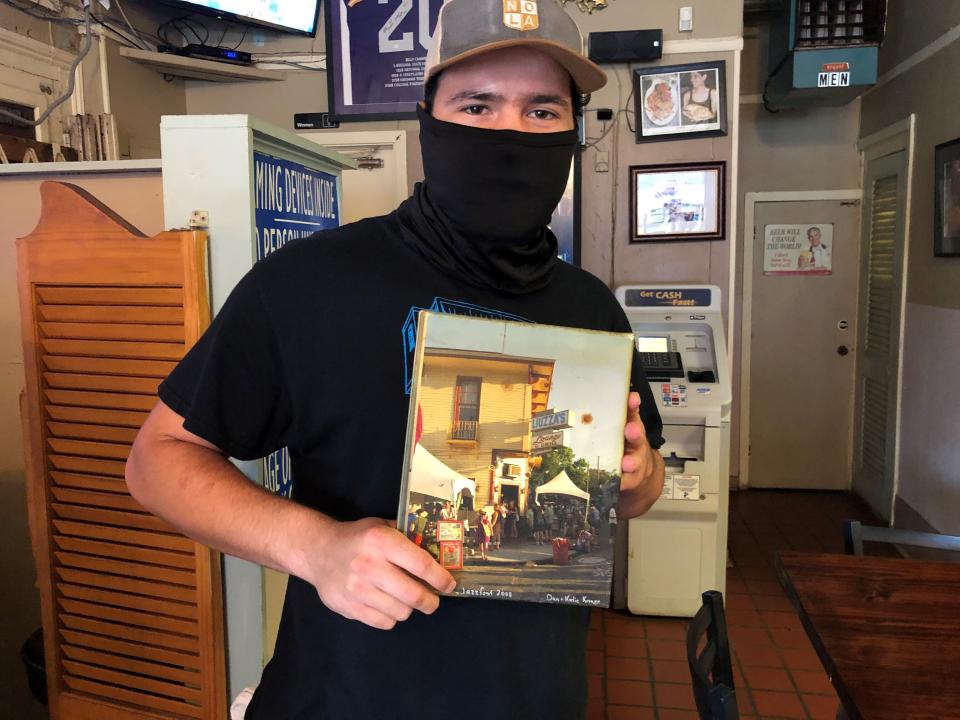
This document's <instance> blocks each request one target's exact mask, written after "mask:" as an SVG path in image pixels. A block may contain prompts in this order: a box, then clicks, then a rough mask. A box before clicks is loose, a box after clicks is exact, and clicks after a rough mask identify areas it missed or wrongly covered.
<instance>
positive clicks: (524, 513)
mask: <svg viewBox="0 0 960 720" xmlns="http://www.w3.org/2000/svg"><path fill="white" fill-rule="evenodd" d="M418 326H419V327H418V337H417V351H416V355H415V359H414V374H413V388H412V393H411V403H410V420H409V427H408V443H407V448H408V451H407V458H406V462H405V467H404V477H403V490H402V493H401V502H400V508H399V517H398V527H399V528H400V529H401V530H402V531H403V532H405V533H406V534H407V536H408V537H409V538H410V539H411V540H413V541H414V542H415V543H417V544H418V545H420V546H421V547H423V548H424V549H426V550H428V551H429V552H430V553H431V554H432V555H433V556H434V557H435V558H437V560H438V561H439V562H441V564H443V565H444V566H445V567H447V569H448V570H450V571H451V572H452V573H453V575H454V577H455V578H456V579H457V583H458V584H457V588H456V590H455V591H454V593H453V594H454V595H458V596H466V597H482V598H499V599H506V600H524V601H537V602H552V603H565V604H583V605H593V606H599V607H607V606H608V605H609V602H610V587H611V582H612V570H613V562H612V558H613V545H612V540H611V535H610V523H609V520H610V517H611V513H610V511H611V509H614V512H615V504H616V497H617V488H618V487H619V465H620V458H621V456H622V453H623V425H624V422H625V420H626V398H627V392H628V389H629V379H630V364H631V354H632V348H633V342H632V336H630V335H629V334H623V333H603V332H596V331H587V330H577V329H571V328H559V327H552V326H544V325H532V324H527V323H518V322H510V321H500V320H487V319H477V318H467V317H462V316H455V315H444V314H440V313H435V312H429V311H424V312H422V313H421V314H420V317H419V323H418ZM613 517H616V515H615V514H614V515H613Z"/></svg>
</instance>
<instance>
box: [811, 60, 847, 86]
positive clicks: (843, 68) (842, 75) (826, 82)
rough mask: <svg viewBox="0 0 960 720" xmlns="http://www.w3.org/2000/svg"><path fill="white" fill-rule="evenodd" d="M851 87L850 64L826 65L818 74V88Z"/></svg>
mask: <svg viewBox="0 0 960 720" xmlns="http://www.w3.org/2000/svg"><path fill="white" fill-rule="evenodd" d="M849 86H850V63H848V62H834V63H824V64H823V67H821V68H820V72H819V73H817V87H822V88H830V87H849Z"/></svg>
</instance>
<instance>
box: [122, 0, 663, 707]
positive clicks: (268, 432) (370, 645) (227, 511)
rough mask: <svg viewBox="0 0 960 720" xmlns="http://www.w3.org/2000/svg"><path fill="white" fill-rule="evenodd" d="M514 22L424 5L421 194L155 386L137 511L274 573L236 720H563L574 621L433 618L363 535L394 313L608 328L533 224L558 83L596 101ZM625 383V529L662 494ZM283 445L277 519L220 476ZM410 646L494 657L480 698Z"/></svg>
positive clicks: (393, 412)
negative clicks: (430, 25) (268, 650)
mask: <svg viewBox="0 0 960 720" xmlns="http://www.w3.org/2000/svg"><path fill="white" fill-rule="evenodd" d="M514 4H517V3H512V2H510V3H505V2H504V0H451V1H450V2H449V3H447V4H446V5H445V6H444V10H443V12H442V14H441V19H440V25H439V29H438V31H437V47H436V48H435V51H434V55H433V57H432V58H431V61H430V64H429V69H428V80H427V88H426V91H427V92H426V95H427V99H428V101H429V105H430V107H431V109H432V114H430V113H428V112H427V111H426V104H427V103H425V106H424V107H421V108H420V112H419V116H420V123H421V146H422V152H423V160H424V172H425V176H426V180H425V181H424V182H423V183H422V184H418V185H417V187H416V188H415V192H414V194H413V197H411V198H410V199H408V200H407V201H405V202H404V203H403V204H402V205H401V206H400V208H398V209H397V211H396V212H394V213H392V214H391V215H388V216H385V217H382V218H372V219H368V220H364V221H361V222H358V223H354V224H352V225H348V226H345V227H343V228H340V229H337V230H333V231H327V232H324V233H322V234H321V235H319V236H316V237H313V238H308V239H306V240H303V241H297V242H294V243H291V244H290V245H288V246H286V247H285V248H283V249H282V250H280V251H279V252H277V253H275V254H273V255H271V256H270V257H269V258H267V259H266V260H263V261H261V262H260V263H258V264H257V265H256V266H255V267H254V268H253V269H252V270H251V271H250V272H249V273H248V274H247V276H246V277H244V278H243V279H242V280H241V281H240V283H239V284H238V285H237V287H236V288H235V289H234V291H233V293H232V295H231V297H230V299H229V300H228V302H227V303H226V305H225V306H224V308H223V309H222V310H221V312H220V313H219V315H218V316H217V317H216V319H215V320H214V322H213V324H212V325H211V327H210V329H209V330H208V332H207V333H206V334H205V335H204V337H203V338H202V339H201V340H200V342H199V343H198V344H197V345H196V346H195V347H194V348H193V349H192V350H191V351H190V353H189V354H188V355H187V357H186V358H185V359H184V360H183V362H181V363H180V365H179V366H178V367H177V368H176V369H175V370H174V372H173V373H172V374H171V375H170V377H168V378H167V379H166V380H165V381H164V383H163V384H162V385H161V388H160V392H159V394H160V398H161V401H162V402H160V403H158V405H157V407H156V408H155V409H154V410H153V412H152V413H151V414H150V417H149V418H148V420H147V422H146V423H145V425H144V427H143V429H142V430H141V432H140V435H139V437H138V439H137V441H136V443H135V445H134V448H133V450H132V451H131V455H130V458H129V460H128V463H127V481H128V484H129V487H130V490H131V492H132V493H133V494H134V496H135V497H136V498H137V499H138V500H139V501H140V502H141V503H142V504H143V505H144V506H146V507H147V508H149V509H150V510H152V511H153V512H155V513H157V514H158V515H160V516H162V517H164V518H166V519H167V520H168V521H170V522H172V523H174V524H175V525H176V526H177V527H178V528H180V529H181V530H182V531H183V532H184V533H186V534H188V535H190V536H191V537H194V538H196V539H197V540H198V541H200V542H203V543H205V544H207V545H210V546H213V547H217V548H220V549H221V550H223V551H225V552H228V553H231V554H233V555H237V556H241V557H244V558H247V559H249V560H251V561H254V562H257V563H260V564H263V565H267V566H270V567H273V568H276V569H278V570H281V571H283V572H286V573H289V574H290V576H291V577H290V582H289V584H288V587H287V595H286V601H285V605H284V611H283V618H282V620H281V623H280V630H279V635H278V638H277V644H276V650H275V653H274V657H273V659H272V660H271V661H270V663H269V664H268V665H267V667H266V668H265V669H264V672H263V677H262V680H261V683H260V685H259V687H258V688H257V691H256V693H255V694H254V697H253V700H252V702H251V704H250V706H249V707H248V709H247V712H246V718H247V720H260V719H262V718H270V720H285V719H288V718H291V719H292V718H297V719H300V718H311V719H312V718H323V720H336V719H339V718H363V719H365V720H366V719H371V720H374V719H375V720H379V719H381V718H398V717H405V714H404V708H410V707H418V711H417V717H418V718H441V717H447V715H448V714H449V713H450V712H451V708H453V709H454V710H455V714H456V715H457V717H459V718H484V719H485V720H486V719H487V718H507V717H530V718H533V717H563V718H577V717H581V716H582V714H583V712H584V708H585V704H586V669H585V655H586V634H587V628H588V624H589V609H587V608H581V607H570V606H553V605H538V604H528V603H517V602H508V601H496V600H492V601H488V600H481V599H462V598H448V597H444V598H443V599H442V600H441V599H440V598H439V597H438V592H449V591H451V590H452V589H453V588H454V587H455V583H454V581H453V578H452V577H451V576H450V574H449V573H447V572H446V571H445V570H444V569H443V568H441V567H440V566H439V565H438V564H437V563H436V562H435V561H434V560H433V559H432V557H431V556H430V555H429V554H428V553H427V552H426V551H425V550H423V549H421V548H418V547H416V546H415V545H414V543H412V542H410V541H409V540H408V539H407V538H405V537H404V536H403V534H401V533H400V532H397V531H396V530H395V529H393V524H394V523H393V521H391V520H387V519H385V518H393V517H395V515H396V512H397V502H398V494H399V482H398V480H399V470H400V468H401V466H402V461H403V450H404V426H405V422H406V415H407V408H408V402H409V398H408V397H407V395H406V394H405V392H404V389H405V386H406V377H405V369H404V367H405V366H404V357H405V350H406V348H405V347H404V346H403V345H401V343H400V342H399V341H400V340H401V339H403V336H402V334H401V333H398V332H397V331H398V330H400V329H401V328H402V327H403V326H404V322H405V320H406V318H407V317H408V315H409V313H410V309H411V308H418V307H430V306H431V305H435V306H441V307H449V308H454V309H455V308H457V307H465V308H469V309H470V311H471V312H473V311H475V310H476V308H486V309H487V312H488V313H490V314H497V313H502V314H503V315H504V316H511V317H522V318H524V319H527V320H529V321H531V322H538V323H546V324H555V325H568V326H577V327H586V328H593V329H601V330H618V331H628V330H629V329H630V326H629V323H628V322H627V319H626V317H625V315H624V313H623V311H622V309H621V308H620V306H619V304H618V303H617V302H616V300H615V299H614V297H613V296H612V294H611V293H610V291H609V289H608V288H607V287H606V286H605V285H604V284H603V283H601V282H600V281H599V280H597V279H596V278H594V277H592V276H590V275H589V274H587V273H586V272H584V271H582V270H579V269H577V268H574V267H572V266H569V265H567V264H565V263H562V262H559V261H558V260H557V259H556V240H555V238H554V237H553V235H552V234H551V233H550V232H549V230H548V229H547V228H546V223H547V222H548V221H549V218H550V215H551V211H552V209H553V208H554V207H555V206H556V204H557V201H558V199H559V197H560V195H561V193H562V191H563V188H564V186H565V184H566V179H567V175H568V171H569V168H570V162H571V158H572V155H573V152H574V148H575V146H576V142H577V139H576V131H575V130H574V98H572V97H571V95H572V88H573V86H575V87H576V89H577V92H578V94H579V93H580V92H590V91H593V90H596V89H597V88H598V87H600V86H601V85H602V84H603V80H604V77H603V73H602V71H601V70H600V69H599V68H597V67H596V66H595V65H593V64H592V63H591V62H590V61H588V60H587V59H586V58H584V57H583V55H582V40H581V38H580V35H579V32H578V31H577V29H576V26H575V25H574V24H573V21H572V20H571V19H570V17H569V16H568V15H567V14H566V13H565V12H564V11H563V10H562V9H561V8H560V7H559V6H558V5H556V3H554V2H552V0H551V1H550V2H539V3H537V2H534V1H533V0H525V2H524V3H522V4H523V6H524V7H525V8H527V9H528V10H529V9H530V8H533V9H534V10H537V12H538V15H537V16H536V17H531V15H530V13H529V12H528V13H526V14H524V16H523V17H521V18H519V22H517V23H515V22H514V21H515V20H517V18H514V17H513V13H507V12H506V11H505V8H507V6H508V5H509V6H510V7H511V8H512V6H513V5H514ZM517 5H518V6H519V4H517ZM538 6H539V7H538ZM513 24H516V25H519V26H523V27H527V28H531V27H532V26H535V27H533V29H527V30H513V29H511V27H510V25H513ZM267 308H269V309H270V312H269V313H268V312H267ZM393 338H396V339H397V340H398V342H397V345H396V346H392V345H391V343H392V341H393ZM635 367H636V365H635ZM634 380H635V383H636V385H637V387H638V388H639V389H640V391H641V393H642V395H643V402H642V404H641V402H640V395H638V394H637V393H632V394H631V396H630V400H629V403H628V423H627V425H626V428H625V431H624V434H625V437H626V441H627V443H626V453H625V456H624V459H623V462H622V468H621V470H622V472H621V477H622V479H621V496H620V497H621V501H620V502H621V512H622V513H623V515H624V517H633V516H635V515H638V514H640V513H642V512H644V511H646V509H647V508H648V507H649V506H650V505H651V504H652V503H653V502H654V500H656V498H657V497H658V496H659V494H660V488H661V486H662V482H663V461H662V459H661V458H660V456H659V453H657V452H656V451H655V450H654V449H653V448H652V447H651V443H653V445H655V446H657V445H659V444H660V442H662V440H661V439H660V437H659V436H660V431H661V427H662V426H661V423H660V419H659V415H658V413H657V410H656V405H655V403H654V399H653V397H652V395H651V393H650V390H649V386H648V385H647V383H646V382H645V378H644V377H643V376H642V371H640V372H639V373H636V374H635V377H634ZM641 413H642V417H643V420H642V421H641ZM282 446H287V447H289V449H290V456H291V461H292V466H293V476H294V477H295V478H296V480H295V482H294V487H293V493H292V501H291V500H286V499H284V498H279V497H276V496H273V495H271V494H269V493H267V492H266V491H264V490H263V489H261V488H258V487H256V486H254V485H253V484H252V483H250V482H249V481H248V480H247V479H246V478H245V477H244V476H243V475H242V474H240V473H239V472H238V471H237V470H236V469H235V468H234V466H233V465H232V464H231V463H230V462H229V460H228V459H227V456H233V457H237V458H240V459H247V458H250V459H252V458H257V457H261V456H263V455H265V454H267V453H269V452H271V451H273V450H275V449H276V448H279V447H282ZM414 611H416V612H414ZM504 628H509V632H504V631H503V630H504ZM384 630H389V632H383V631H384ZM423 637H429V638H430V639H431V644H432V646H433V647H435V648H443V647H461V646H466V647H485V648H488V649H489V656H490V657H494V658H497V662H496V663H492V664H491V665H490V666H489V668H488V669H487V671H486V673H484V674H483V675H482V677H481V679H480V680H479V682H480V683H481V685H480V686H478V687H482V694H483V698H484V700H483V702H482V703H470V702H464V699H465V697H464V694H463V690H462V684H461V683H459V682H448V681H446V680H443V679H442V677H443V676H442V673H441V672H439V671H441V670H443V668H442V667H440V666H437V665H436V664H435V663H433V661H432V660H431V658H435V657H436V654H435V653H434V654H431V653H426V654H425V655H424V657H423V658H421V659H420V661H419V662H410V657H409V652H408V648H409V647H411V645H412V644H415V643H416V642H417V639H418V638H423ZM431 663H433V664H431ZM438 678H441V679H438ZM422 697H431V698H432V699H433V700H434V701H433V702H431V703H430V704H429V705H428V706H423V704H422V703H421V702H419V700H418V699H419V698H422Z"/></svg>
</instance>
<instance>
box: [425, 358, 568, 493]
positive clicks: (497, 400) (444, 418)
mask: <svg viewBox="0 0 960 720" xmlns="http://www.w3.org/2000/svg"><path fill="white" fill-rule="evenodd" d="M553 369H554V361H553V360H536V359H530V358H516V357H508V356H504V355H498V354H495V353H480V352H455V351H454V352H451V351H443V350H427V352H426V354H425V356H424V361H423V374H422V378H421V381H420V386H419V399H420V414H421V419H422V423H423V432H422V435H421V437H420V444H421V445H422V446H423V447H424V448H425V449H426V450H428V451H429V452H430V453H431V454H433V455H434V456H435V457H436V458H437V459H439V460H441V461H442V462H443V463H444V464H446V465H447V466H448V467H450V468H452V469H453V470H456V471H457V472H458V473H460V474H461V475H464V476H465V477H468V478H470V479H471V480H474V481H475V482H476V497H475V498H473V507H474V508H475V509H476V508H480V507H483V506H485V505H490V504H492V503H495V502H500V501H504V502H507V501H510V500H513V501H514V502H515V503H516V505H517V507H518V508H519V510H520V512H523V511H524V510H525V509H526V493H527V487H528V482H529V465H528V462H527V459H528V458H529V456H530V444H531V432H530V420H531V418H532V417H533V415H534V413H538V412H542V411H544V410H546V409H547V403H548V399H549V396H550V385H551V382H552V380H553Z"/></svg>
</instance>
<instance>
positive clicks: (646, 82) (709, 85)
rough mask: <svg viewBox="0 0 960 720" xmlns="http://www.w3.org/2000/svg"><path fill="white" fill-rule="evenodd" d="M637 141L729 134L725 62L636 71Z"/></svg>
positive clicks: (634, 72) (634, 87) (718, 61)
mask: <svg viewBox="0 0 960 720" xmlns="http://www.w3.org/2000/svg"><path fill="white" fill-rule="evenodd" d="M633 95H634V109H635V111H636V117H637V120H636V122H637V127H636V135H637V142H638V143H640V142H652V141H660V140H679V139H681V138H682V139H687V140H689V139H690V138H691V137H716V136H718V135H726V134H727V97H726V64H725V63H724V61H723V60H714V61H711V62H702V63H692V64H689V65H668V66H663V67H648V68H638V69H636V70H634V71H633Z"/></svg>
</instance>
